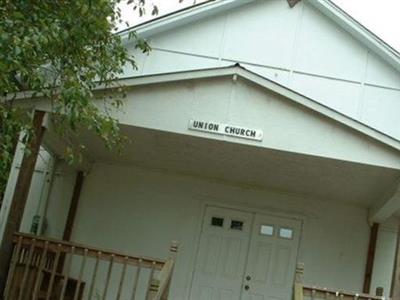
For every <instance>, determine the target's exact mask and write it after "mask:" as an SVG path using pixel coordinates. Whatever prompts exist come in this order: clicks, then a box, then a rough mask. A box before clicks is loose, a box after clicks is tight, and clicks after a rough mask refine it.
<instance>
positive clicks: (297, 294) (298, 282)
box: [294, 263, 304, 300]
mask: <svg viewBox="0 0 400 300" xmlns="http://www.w3.org/2000/svg"><path fill="white" fill-rule="evenodd" d="M303 277H304V264H303V263H298V264H297V266H296V275H295V280H294V300H303Z"/></svg>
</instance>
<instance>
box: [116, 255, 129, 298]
mask: <svg viewBox="0 0 400 300" xmlns="http://www.w3.org/2000/svg"><path fill="white" fill-rule="evenodd" d="M127 263H128V257H127V256H125V258H124V264H123V267H122V273H121V278H120V279H119V285H118V291H117V300H120V299H121V294H122V287H123V285H124V281H125V273H126V266H127Z"/></svg>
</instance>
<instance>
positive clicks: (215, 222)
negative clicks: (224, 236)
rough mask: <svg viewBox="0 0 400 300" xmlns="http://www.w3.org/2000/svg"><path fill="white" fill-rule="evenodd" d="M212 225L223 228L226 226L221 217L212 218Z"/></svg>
mask: <svg viewBox="0 0 400 300" xmlns="http://www.w3.org/2000/svg"><path fill="white" fill-rule="evenodd" d="M211 225H212V226H216V227H223V226H224V218H220V217H212V218H211Z"/></svg>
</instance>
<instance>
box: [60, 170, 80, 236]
mask: <svg viewBox="0 0 400 300" xmlns="http://www.w3.org/2000/svg"><path fill="white" fill-rule="evenodd" d="M84 179H85V176H84V174H83V172H82V171H78V172H77V174H76V179H75V185H74V191H73V193H72V198H71V203H70V205H69V211H68V216H67V222H66V223H65V228H64V234H63V240H64V241H69V240H71V235H72V229H73V226H74V222H75V216H76V211H77V209H78V203H79V198H80V196H81V190H82V185H83V181H84Z"/></svg>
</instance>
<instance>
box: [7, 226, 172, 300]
mask: <svg viewBox="0 0 400 300" xmlns="http://www.w3.org/2000/svg"><path fill="white" fill-rule="evenodd" d="M177 249H178V246H177V243H176V242H173V243H172V245H171V248H170V257H169V258H168V259H166V260H163V259H158V258H151V257H146V256H133V255H128V254H124V253H121V252H118V251H113V250H107V249H100V248H96V247H92V246H87V245H82V244H78V243H73V242H67V241H60V240H56V239H51V238H45V237H39V236H34V235H31V234H24V233H16V234H15V235H14V252H13V256H12V260H11V264H10V270H9V274H8V278H7V283H6V288H5V292H4V299H5V300H13V299H27V298H29V299H33V300H36V299H46V300H49V299H57V300H58V299H59V300H63V299H74V300H82V299H92V297H95V295H96V294H97V295H99V294H100V295H102V296H101V298H102V299H109V298H108V297H109V296H111V297H112V299H117V300H120V299H121V295H122V294H125V295H126V293H129V295H131V296H130V297H129V299H131V298H132V299H134V298H135V299H137V297H138V295H143V296H145V298H144V299H145V300H166V299H168V293H169V286H170V284H171V279H172V272H173V267H174V264H175V260H176V254H177ZM128 269H129V270H128ZM142 269H148V270H149V271H147V272H142V271H141V270H142ZM99 277H102V280H100V279H99ZM142 277H145V278H144V279H140V278H142ZM146 282H147V283H146ZM112 286H114V288H112ZM115 287H117V288H115ZM111 290H112V291H113V292H111ZM111 293H112V294H111ZM96 299H97V298H96Z"/></svg>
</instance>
